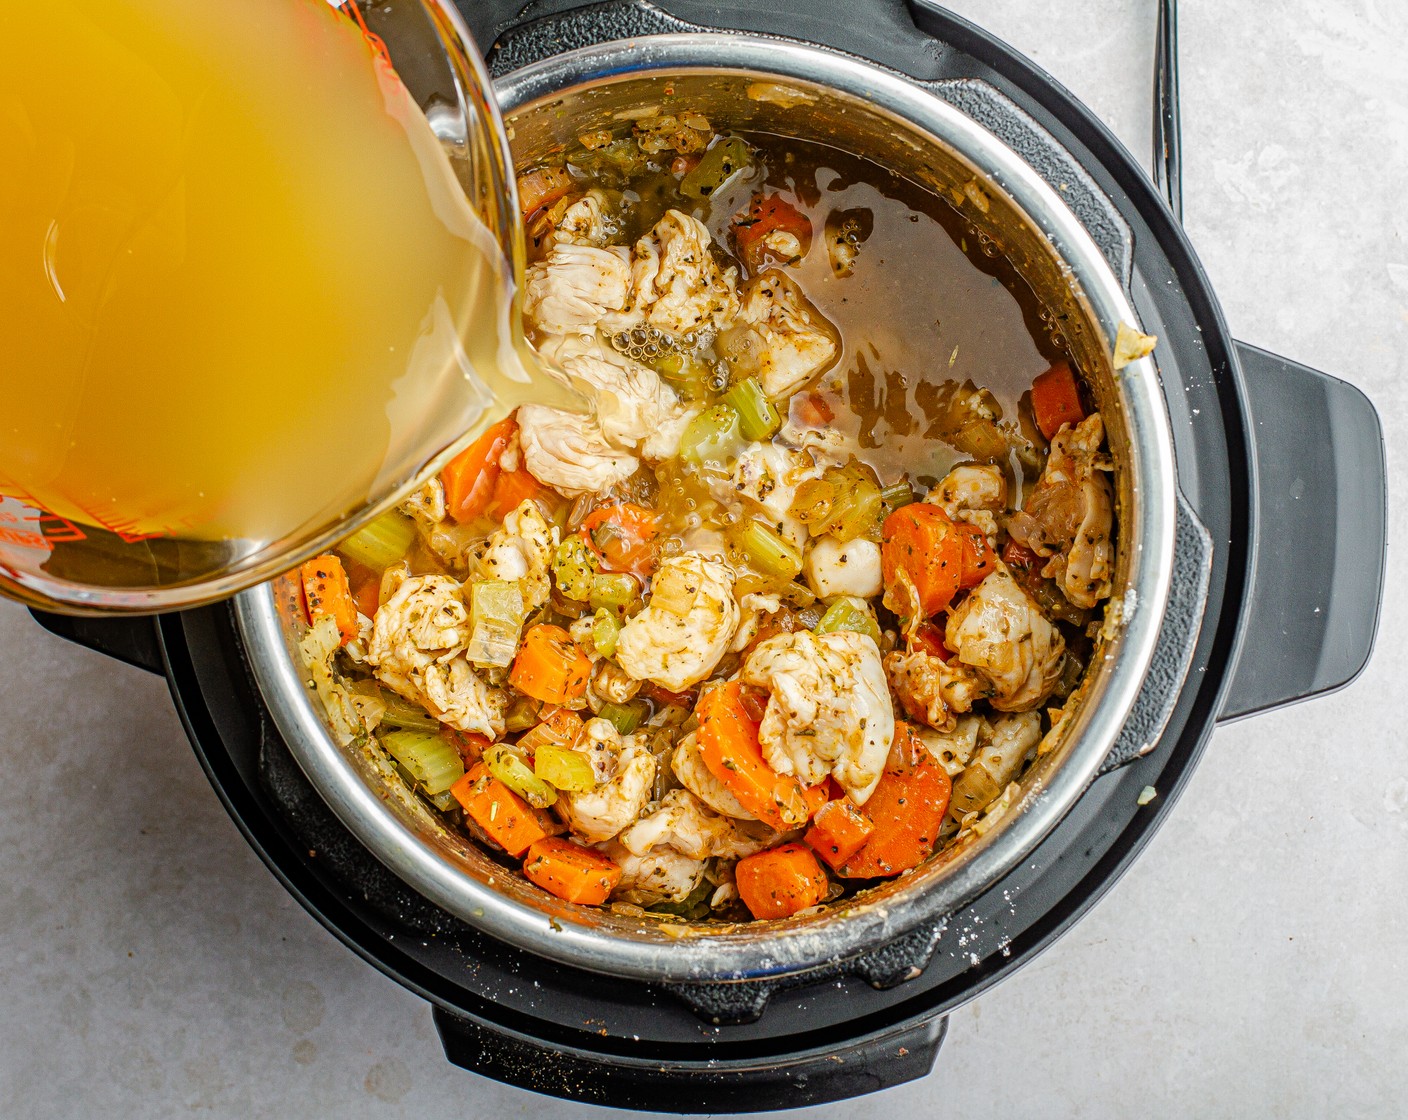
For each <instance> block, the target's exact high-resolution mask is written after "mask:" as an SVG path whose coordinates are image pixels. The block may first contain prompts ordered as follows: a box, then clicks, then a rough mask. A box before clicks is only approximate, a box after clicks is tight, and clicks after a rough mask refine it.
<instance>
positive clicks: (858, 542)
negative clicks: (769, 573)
mask: <svg viewBox="0 0 1408 1120" xmlns="http://www.w3.org/2000/svg"><path fill="white" fill-rule="evenodd" d="M802 570H803V572H804V573H805V574H806V577H807V586H808V587H810V588H811V589H812V590H813V591H815V592H816V593H817V595H819V596H820V597H821V598H823V599H829V598H831V597H832V596H833V595H854V596H856V597H857V598H860V599H869V598H872V597H873V596H876V595H879V594H880V592H881V591H883V590H884V587H885V583H884V579H883V578H882V576H881V570H880V546H879V545H878V544H876V543H875V542H874V541H868V540H866V539H865V538H864V537H857V538H856V539H855V540H853V541H838V540H837V539H836V538H835V537H818V538H817V540H816V542H815V543H814V544H813V545H812V547H811V548H810V549H809V550H808V552H807V559H806V561H805V563H804V564H803V565H802Z"/></svg>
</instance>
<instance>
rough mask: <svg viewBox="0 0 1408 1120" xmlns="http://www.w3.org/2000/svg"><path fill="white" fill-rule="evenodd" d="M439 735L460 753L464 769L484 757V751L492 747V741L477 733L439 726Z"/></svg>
mask: <svg viewBox="0 0 1408 1120" xmlns="http://www.w3.org/2000/svg"><path fill="white" fill-rule="evenodd" d="M440 735H441V738H443V739H445V740H447V741H448V742H449V743H450V745H451V746H453V747H454V748H455V750H457V751H459V752H460V758H461V759H462V760H463V761H464V765H465V768H466V769H468V768H469V767H471V766H473V765H474V764H475V763H477V762H478V761H479V760H480V758H482V757H483V756H484V752H485V750H487V749H488V748H489V747H491V746H493V745H494V741H493V740H492V739H490V738H489V737H488V736H487V735H480V734H479V733H478V732H477V731H460V730H458V729H457V728H454V727H447V726H445V725H444V724H442V725H441V726H440Z"/></svg>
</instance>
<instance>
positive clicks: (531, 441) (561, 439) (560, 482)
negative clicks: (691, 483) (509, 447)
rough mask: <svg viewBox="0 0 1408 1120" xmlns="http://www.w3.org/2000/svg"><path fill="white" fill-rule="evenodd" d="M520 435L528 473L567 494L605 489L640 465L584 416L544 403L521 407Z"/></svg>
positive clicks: (608, 488) (631, 473)
mask: <svg viewBox="0 0 1408 1120" xmlns="http://www.w3.org/2000/svg"><path fill="white" fill-rule="evenodd" d="M518 440H519V446H520V447H521V449H522V453H523V465H524V466H525V467H526V468H527V469H528V473H529V474H531V475H532V476H533V477H534V478H536V479H537V480H538V481H539V482H541V483H542V484H543V485H544V486H551V487H552V488H553V489H554V490H556V491H557V492H558V493H559V494H562V495H563V496H565V497H568V498H580V497H581V496H582V495H583V494H603V493H605V492H606V491H608V490H610V489H611V488H612V487H613V486H615V485H616V484H617V483H619V482H624V481H625V480H626V479H628V478H630V477H631V475H633V474H634V473H635V472H636V468H637V467H639V466H640V460H639V459H637V458H636V457H635V456H634V455H632V454H630V453H629V452H627V451H619V450H617V449H616V448H614V447H612V446H611V445H610V444H609V443H607V442H606V440H605V438H604V437H603V436H602V434H601V431H600V429H598V428H597V427H596V426H595V425H594V424H591V423H589V422H587V421H585V420H584V418H583V417H582V416H580V415H578V414H577V413H575V412H564V411H563V410H562V409H559V408H549V407H548V406H547V405H541V404H525V405H521V406H520V407H519V409H518Z"/></svg>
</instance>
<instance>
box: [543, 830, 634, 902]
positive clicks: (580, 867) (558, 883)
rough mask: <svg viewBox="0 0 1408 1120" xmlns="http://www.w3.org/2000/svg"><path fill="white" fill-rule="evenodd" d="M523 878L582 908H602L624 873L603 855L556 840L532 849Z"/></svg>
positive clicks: (552, 838)
mask: <svg viewBox="0 0 1408 1120" xmlns="http://www.w3.org/2000/svg"><path fill="white" fill-rule="evenodd" d="M523 874H524V875H525V876H527V877H528V879H529V880H530V881H531V882H534V883H536V884H538V886H540V887H542V888H543V890H545V891H547V892H548V893H550V894H555V895H557V897H558V898H561V899H564V900H565V901H567V902H576V903H579V904H581V905H583V906H600V905H601V904H602V903H603V902H605V901H606V900H607V898H608V897H609V896H610V894H611V892H612V891H613V890H614V889H615V887H616V884H617V883H619V882H620V881H621V869H620V868H619V867H618V866H616V864H614V863H612V862H611V860H609V859H607V858H606V857H605V856H604V855H602V854H601V853H600V852H594V851H592V850H591V849H590V848H584V847H582V846H581V845H580V844H574V843H572V841H570V840H563V839H560V838H559V837H556V836H553V837H549V838H547V839H545V840H537V841H535V842H534V843H533V844H532V845H530V846H529V848H528V854H527V855H526V856H525V857H524V859H523Z"/></svg>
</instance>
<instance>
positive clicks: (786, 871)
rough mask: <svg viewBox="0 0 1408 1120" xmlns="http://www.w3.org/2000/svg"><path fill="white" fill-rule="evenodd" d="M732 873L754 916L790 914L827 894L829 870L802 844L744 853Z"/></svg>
mask: <svg viewBox="0 0 1408 1120" xmlns="http://www.w3.org/2000/svg"><path fill="white" fill-rule="evenodd" d="M733 875H734V881H735V882H736V883H737V885H738V894H739V897H740V898H742V899H743V904H744V905H745V906H747V907H748V909H749V911H750V912H751V913H752V915H753V917H755V918H760V919H766V918H787V917H790V916H791V915H793V914H795V913H797V911H798V910H805V909H806V908H807V907H808V906H815V905H816V904H817V903H818V902H820V901H821V900H822V899H823V898H825V897H826V883H827V880H826V872H825V871H823V870H822V869H821V864H819V863H817V861H816V856H814V855H813V854H812V853H811V851H810V850H809V849H807V848H806V847H804V846H803V845H801V844H782V845H779V846H778V847H776V848H769V849H768V850H767V851H765V852H758V853H757V854H756V855H751V856H745V857H744V858H743V859H741V860H739V861H738V865H737V866H736V867H735V868H734V870H733Z"/></svg>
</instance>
